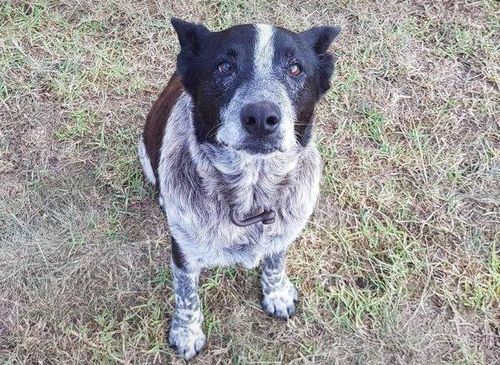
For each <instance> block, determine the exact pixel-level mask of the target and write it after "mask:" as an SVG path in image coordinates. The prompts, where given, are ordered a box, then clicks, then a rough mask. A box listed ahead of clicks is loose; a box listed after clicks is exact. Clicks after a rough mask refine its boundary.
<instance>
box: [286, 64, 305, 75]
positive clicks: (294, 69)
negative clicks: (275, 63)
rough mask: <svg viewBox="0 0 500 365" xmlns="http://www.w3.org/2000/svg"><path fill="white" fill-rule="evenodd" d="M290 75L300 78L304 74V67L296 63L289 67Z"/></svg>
mask: <svg viewBox="0 0 500 365" xmlns="http://www.w3.org/2000/svg"><path fill="white" fill-rule="evenodd" d="M288 73H289V74H290V76H294V77H297V76H300V75H301V74H302V67H300V65H299V64H297V63H294V64H293V65H290V66H288Z"/></svg>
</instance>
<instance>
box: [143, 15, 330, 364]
mask: <svg viewBox="0 0 500 365" xmlns="http://www.w3.org/2000/svg"><path fill="white" fill-rule="evenodd" d="M171 22H172V25H173V27H174V29H175V31H176V33H177V36H178V39H179V42H180V46H181V49H180V53H179V54H178V57H177V69H176V71H175V73H174V75H173V76H172V78H171V79H170V81H169V82H168V85H167V86H166V88H165V89H164V90H163V92H162V93H161V94H160V96H159V98H158V99H157V100H156V102H155V103H154V105H153V106H152V108H151V111H150V112H149V114H148V116H147V119H146V124H145V127H144V131H143V133H142V135H141V138H140V141H139V147H138V152H139V157H140V160H141V163H142V167H143V170H144V175H145V177H146V179H147V180H148V181H149V182H151V183H152V184H153V185H155V187H156V189H157V191H158V200H159V204H160V207H161V208H162V210H163V212H164V213H165V216H166V219H167V221H168V225H169V230H170V235H171V243H172V263H171V269H172V277H173V284H174V290H175V313H174V314H173V317H172V323H171V328H170V333H169V342H170V345H171V346H172V347H173V348H174V349H175V350H176V351H177V353H178V354H179V355H180V356H181V357H183V358H185V359H190V358H192V357H194V356H195V355H196V354H198V352H199V351H200V350H201V349H202V348H203V347H204V345H205V342H206V337H205V335H204V333H203V331H202V322H203V314H202V311H201V307H200V299H199V296H198V289H197V287H198V277H199V274H200V270H202V269H204V268H209V267H213V266H219V265H235V264H240V265H242V266H244V267H245V268H253V267H256V266H257V265H258V264H259V263H260V265H261V270H262V273H261V285H262V293H263V300H262V308H263V309H264V311H265V312H266V313H268V314H269V315H271V316H274V317H277V318H281V319H288V318H289V317H290V316H291V315H293V314H294V312H295V305H296V302H297V299H298V294H297V289H296V288H295V286H294V285H293V284H292V283H291V282H290V280H289V279H288V277H287V275H286V273H285V259H286V251H287V248H288V247H289V246H290V244H291V243H292V242H293V241H294V240H295V239H296V238H297V237H298V235H299V234H300V232H301V230H302V229H303V228H304V226H305V225H306V223H307V221H308V219H309V217H310V215H311V214H312V212H313V208H314V205H315V202H316V200H317V198H318V194H319V183H320V175H321V159H320V155H319V152H318V150H317V148H316V146H315V143H314V136H313V131H312V127H313V120H314V108H315V105H316V103H317V102H318V101H319V100H320V98H321V96H322V95H323V94H324V93H325V92H326V91H327V90H328V89H329V88H330V78H331V76H332V74H333V72H334V64H335V58H334V56H333V55H332V54H330V53H328V48H329V46H330V45H331V43H332V42H333V40H334V39H335V38H336V37H337V35H338V34H339V32H340V29H339V28H337V27H331V26H318V27H313V28H311V29H309V30H306V31H304V32H301V33H295V32H292V31H289V30H286V29H284V28H280V27H275V26H271V25H265V24H247V25H237V26H233V27H231V28H228V29H226V30H223V31H220V32H212V31H210V30H208V29H207V28H206V27H205V26H204V25H202V24H194V23H189V22H185V21H182V20H179V19H175V18H172V20H171Z"/></svg>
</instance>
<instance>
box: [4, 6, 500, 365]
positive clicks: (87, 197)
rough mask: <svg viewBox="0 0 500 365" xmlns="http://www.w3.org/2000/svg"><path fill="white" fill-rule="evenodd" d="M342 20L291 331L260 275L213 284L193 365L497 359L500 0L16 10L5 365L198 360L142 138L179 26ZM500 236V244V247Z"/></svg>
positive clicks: (321, 123)
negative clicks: (181, 321) (178, 299)
mask: <svg viewBox="0 0 500 365" xmlns="http://www.w3.org/2000/svg"><path fill="white" fill-rule="evenodd" d="M173 15H175V16H178V17H182V18H185V19H190V20H197V21H203V22H205V23H207V24H208V25H209V26H210V27H212V28H213V29H220V28H222V27H226V26H229V25H232V24H236V23H242V22H254V21H260V22H263V21H266V22H271V23H275V24H278V25H282V26H286V27H290V28H292V29H295V30H300V29H304V28H306V27H308V26H311V25H313V24H336V25H340V26H341V27H342V28H343V30H344V31H343V33H342V35H341V37H340V38H339V41H338V42H337V43H336V44H335V46H334V48H333V50H334V51H335V53H337V55H338V56H339V63H338V69H337V74H336V78H335V80H334V83H333V85H334V86H333V89H332V90H331V92H329V94H328V95H327V97H326V100H325V101H324V102H323V103H322V104H321V107H320V108H319V110H318V137H319V139H320V142H321V152H322V154H323V157H324V160H325V178H324V181H323V195H322V199H321V203H320V205H319V207H318V209H317V212H316V214H315V217H314V219H313V221H312V222H311V224H310V225H309V227H308V229H307V230H306V231H305V232H304V234H303V236H302V238H301V239H300V240H299V241H298V242H297V243H296V245H295V246H294V248H293V249H292V251H291V254H290V262H289V271H290V274H291V277H292V279H293V281H295V282H296V283H297V284H298V286H299V287H300V290H301V293H302V300H301V303H300V306H299V311H298V314H297V316H295V317H294V318H293V319H292V320H291V321H289V322H288V323H285V322H279V321H275V320H273V319H271V318H268V317H267V316H265V315H264V313H263V312H262V311H261V310H260V308H259V304H258V303H259V288H258V272H257V271H250V272H246V271H243V270H240V269H218V270H213V271H211V272H210V273H207V274H206V275H205V277H204V279H203V281H202V285H203V286H202V290H201V296H202V300H203V303H204V311H205V316H206V319H207V320H206V330H207V331H208V333H209V339H208V346H207V348H206V350H205V351H204V352H203V354H202V355H201V356H200V357H199V358H198V359H196V360H194V361H193V363H195V364H228V363H232V364H257V363H258V364H262V363H265V364H280V363H288V364H333V363H339V364H443V363H446V364H494V363H499V361H500V358H499V354H500V340H499V321H500V317H499V297H500V259H499V255H498V249H499V246H500V244H499V242H500V240H499V238H500V233H499V227H500V222H499V221H500V189H499V186H500V156H499V147H500V136H499V127H500V125H499V119H498V116H499V115H500V98H499V80H500V79H499V77H500V50H499V44H500V39H499V34H500V8H499V5H498V3H497V2H495V1H487V0H484V1H446V2H441V1H409V0H407V1H400V2H395V1H386V2H382V1H376V2H375V1H356V2H354V1H353V2H350V1H338V2H325V1H319V0H310V1H295V0H293V1H264V0H250V1H248V0H247V1H242V0H220V1H216V2H215V1H214V2H212V1H194V2H193V1H188V0H181V1H176V2H165V1H160V0H157V1H155V0H151V1H128V0H104V1H100V2H97V1H89V0H80V1H64V2H63V1H38V0H35V1H31V2H24V1H15V2H12V1H9V0H7V1H6V2H5V1H3V2H1V3H0V196H1V200H0V362H1V363H6V364H23V363H26V364H33V363H74V364H83V363H104V364H106V363H123V364H129V363H169V362H171V361H173V362H174V363H181V361H180V360H178V359H175V358H174V357H173V354H172V352H171V350H170V349H169V348H168V347H167V346H166V345H165V341H164V338H165V337H164V336H165V329H167V328H168V324H169V318H170V314H171V311H172V294H171V283H170V276H169V273H168V265H167V262H168V257H169V244H168V236H167V231H166V227H165V224H164V221H163V218H162V216H161V214H160V211H159V209H158V208H157V206H156V203H155V202H154V198H153V192H152V190H151V189H150V188H149V187H147V186H145V185H144V184H143V180H142V175H141V172H140V168H139V164H138V161H137V157H136V154H135V142H136V140H137V136H138V134H139V131H140V128H141V126H142V124H143V121H144V117H145V114H146V113H147V111H148V109H149V107H150V105H151V103H152V102H153V100H154V99H155V97H156V94H157V93H158V91H159V90H160V88H161V87H162V85H163V84H164V83H165V82H166V81H167V79H168V76H169V75H170V73H171V72H172V70H173V67H174V60H175V53H176V51H177V50H178V46H177V41H176V38H175V36H174V34H173V31H172V29H171V27H170V25H169V17H170V16H173ZM495 242H496V244H495Z"/></svg>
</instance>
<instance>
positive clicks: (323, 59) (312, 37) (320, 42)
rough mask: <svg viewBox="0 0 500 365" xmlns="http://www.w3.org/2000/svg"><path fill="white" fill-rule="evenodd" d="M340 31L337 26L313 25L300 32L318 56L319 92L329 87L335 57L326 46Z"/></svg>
mask: <svg viewBox="0 0 500 365" xmlns="http://www.w3.org/2000/svg"><path fill="white" fill-rule="evenodd" d="M339 33H340V28H339V27H327V26H322V27H313V28H311V29H308V30H306V31H304V32H302V33H301V35H302V37H303V38H304V39H305V41H306V42H307V43H308V44H309V45H310V46H311V48H312V49H313V50H314V51H315V52H316V54H317V56H318V58H319V66H320V69H319V76H320V94H324V93H325V92H326V91H327V90H328V89H329V88H330V78H331V77H332V74H333V70H334V64H335V61H336V58H335V57H334V56H333V55H332V54H331V53H328V52H327V51H328V48H329V47H330V45H331V44H332V42H333V40H334V39H335V38H337V36H338V35H339Z"/></svg>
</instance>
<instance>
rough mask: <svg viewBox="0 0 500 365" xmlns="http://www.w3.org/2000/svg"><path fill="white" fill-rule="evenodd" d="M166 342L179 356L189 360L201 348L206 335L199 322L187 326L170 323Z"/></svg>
mask: <svg viewBox="0 0 500 365" xmlns="http://www.w3.org/2000/svg"><path fill="white" fill-rule="evenodd" d="M168 342H169V343H170V346H171V347H172V348H173V349H174V350H175V352H176V353H177V354H178V355H179V356H181V357H182V358H184V359H185V360H189V359H192V358H193V357H195V356H196V355H198V353H199V352H200V351H201V350H202V349H203V347H204V346H205V342H206V337H205V334H204V333H203V331H202V329H201V325H200V324H199V323H192V324H190V325H187V326H180V325H172V327H171V328H170V334H169V337H168Z"/></svg>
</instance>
